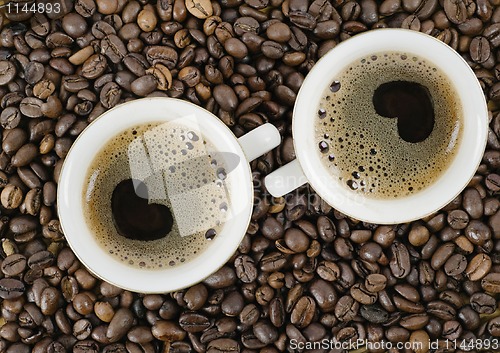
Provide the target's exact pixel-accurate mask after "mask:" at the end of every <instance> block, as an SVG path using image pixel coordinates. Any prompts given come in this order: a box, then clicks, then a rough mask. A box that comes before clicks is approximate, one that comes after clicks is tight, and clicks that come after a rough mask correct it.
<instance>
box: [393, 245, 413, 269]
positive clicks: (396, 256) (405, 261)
mask: <svg viewBox="0 0 500 353" xmlns="http://www.w3.org/2000/svg"><path fill="white" fill-rule="evenodd" d="M391 252H392V258H391V260H390V263H389V265H390V268H391V272H392V274H393V275H394V276H395V277H397V278H404V277H406V276H408V274H409V273H410V271H411V265H410V254H409V252H408V249H407V248H406V246H405V245H404V244H403V243H400V242H395V243H394V244H393V245H392V246H391Z"/></svg>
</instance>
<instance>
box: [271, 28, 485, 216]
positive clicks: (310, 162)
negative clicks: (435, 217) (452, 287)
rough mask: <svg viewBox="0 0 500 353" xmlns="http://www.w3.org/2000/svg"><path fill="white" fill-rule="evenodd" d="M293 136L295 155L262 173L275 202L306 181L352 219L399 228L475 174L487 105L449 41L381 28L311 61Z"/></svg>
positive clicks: (440, 203) (452, 193) (455, 191)
mask: <svg viewBox="0 0 500 353" xmlns="http://www.w3.org/2000/svg"><path fill="white" fill-rule="evenodd" d="M385 55H387V56H385ZM332 104H334V106H332ZM340 118H341V119H340ZM330 119H334V121H331V120H330ZM292 132H293V138H294V140H293V144H294V148H295V153H296V156H297V159H295V160H293V161H291V162H289V163H288V164H286V165H284V166H282V167H281V168H279V169H278V170H275V171H274V172H272V173H271V174H268V175H267V176H266V178H265V185H266V189H267V191H269V193H270V194H271V195H272V196H274V197H279V196H281V195H284V194H286V193H288V192H290V191H293V190H295V189H296V188H298V187H299V186H300V185H303V184H305V183H306V182H308V183H309V184H310V185H311V187H312V188H313V189H314V191H315V192H316V193H317V194H318V195H319V196H320V197H321V198H322V199H323V200H324V201H325V202H327V203H328V204H329V205H331V206H332V207H334V208H335V209H336V210H337V211H339V212H341V213H343V214H345V215H347V216H349V217H352V218H354V219H357V220H361V221H365V222H369V223H376V224H396V223H406V222H410V221H413V220H415V219H419V218H423V217H425V216H428V215H429V214H432V213H433V212H436V211H437V210H439V209H440V208H442V207H443V206H445V205H446V204H448V203H449V202H450V201H452V200H453V199H454V198H455V197H457V195H458V194H459V193H460V192H461V191H462V190H463V189H464V187H465V186H466V185H467V184H468V182H469V181H470V180H471V178H472V177H473V176H474V173H475V172H476V169H477V167H478V166H479V163H480V162H481V158H482V156H483V153H484V149H485V146H486V138H487V134H488V109H487V106H486V101H485V98H484V94H483V91H482V89H481V86H480V84H479V82H478V80H477V78H476V75H475V74H474V72H473V71H472V70H471V68H470V66H469V65H468V64H467V62H466V61H465V60H464V59H463V58H462V57H461V55H460V54H458V53H457V52H455V51H454V50H453V49H452V48H450V47H449V46H448V45H446V44H444V43H443V42H441V41H439V40H437V39H436V38H433V37H431V36H429V35H426V34H423V33H419V32H415V31H411V30H404V29H392V28H387V29H378V30H376V31H368V32H366V33H362V34H358V35H356V36H353V37H352V38H350V39H349V40H346V41H343V42H342V43H339V44H338V45H336V46H335V47H334V48H333V49H332V50H331V51H330V52H328V53H327V54H325V55H324V56H323V57H322V58H321V59H320V60H319V61H318V62H317V63H316V64H315V65H314V67H313V68H312V69H311V71H309V73H308V75H307V77H306V79H305V80H304V82H303V84H302V86H301V88H300V90H299V93H298V94H297V99H296V102H295V106H294V111H293V118H292ZM325 134H326V135H325ZM335 164H337V165H335ZM370 168H371V169H372V170H371V169H370ZM384 168H385V170H384Z"/></svg>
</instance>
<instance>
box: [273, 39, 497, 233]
mask: <svg viewBox="0 0 500 353" xmlns="http://www.w3.org/2000/svg"><path fill="white" fill-rule="evenodd" d="M384 52H386V53H389V52H391V53H393V52H398V53H406V54H407V55H408V56H410V55H415V56H416V57H419V58H422V59H424V60H425V61H426V62H428V63H429V64H431V65H434V66H435V67H437V68H438V70H439V71H441V72H442V73H443V74H444V75H445V76H447V77H448V78H449V80H450V82H451V83H452V85H453V87H454V89H455V90H456V92H457V94H458V96H459V101H460V104H461V106H462V114H463V133H462V138H461V142H460V143H459V146H457V150H456V154H455V157H454V159H453V160H452V161H451V162H450V163H449V166H448V168H446V169H445V170H444V171H442V172H441V174H440V176H439V177H437V179H436V180H435V181H434V182H433V183H431V184H430V185H429V186H427V187H426V188H424V189H423V190H421V191H419V192H416V193H413V194H410V195H409V196H404V197H397V198H391V199H390V198H374V197H370V196H369V193H360V192H355V191H352V190H349V188H348V187H346V186H345V185H344V183H345V181H342V182H341V181H339V180H338V178H336V177H333V176H332V174H331V172H330V171H329V170H328V168H326V167H325V162H324V160H322V159H321V157H322V156H321V153H320V152H319V151H318V138H317V135H316V130H315V124H314V123H313V122H314V121H315V119H318V107H319V106H320V101H321V99H322V97H323V91H324V90H325V89H326V88H327V87H329V86H330V85H331V84H332V82H334V81H335V78H336V77H338V76H339V75H340V73H341V72H342V71H343V70H344V69H345V68H346V67H349V66H350V65H351V64H352V63H354V62H356V61H357V60H360V59H361V58H365V57H369V56H370V55H373V54H380V53H384ZM361 78H362V77H361ZM438 118H439V117H438V116H436V119H438ZM487 127H488V112H487V107H486V102H485V98H484V95H483V92H482V90H481V87H480V85H479V82H478V81H477V79H476V76H475V75H474V72H473V71H472V70H471V68H470V67H469V66H468V64H467V63H466V62H465V60H463V58H462V57H460V55H459V54H458V53H456V52H455V51H454V50H453V49H451V48H450V47H448V46H447V45H446V44H444V43H442V42H440V41H439V40H437V39H435V38H433V37H431V36H428V35H425V34H422V33H419V32H414V31H409V30H401V29H379V30H376V31H370V32H367V33H365V34H361V35H357V36H355V37H353V38H351V39H349V40H347V41H345V42H342V43H340V44H339V45H337V46H336V47H335V48H334V49H332V50H331V51H330V52H329V53H327V54H326V55H325V56H324V57H322V58H321V60H319V61H318V63H317V64H316V65H315V66H314V67H313V69H312V70H311V71H310V72H309V74H308V76H307V77H306V79H305V81H304V84H303V85H302V87H301V89H300V91H299V94H298V96H297V100H296V103H295V107H294V113H293V127H292V128H293V136H294V147H295V151H296V155H297V160H298V162H299V163H300V170H301V172H302V173H303V174H304V175H305V181H308V182H309V183H310V184H311V186H312V187H313V188H314V190H315V191H316V192H317V193H318V194H319V196H320V197H321V198H323V199H324V200H325V201H326V202H327V203H328V204H330V205H331V206H332V207H334V208H335V209H337V210H338V211H340V212H342V213H344V214H346V215H348V216H350V217H352V218H355V219H358V220H361V221H366V222H370V223H378V224H397V223H405V222H409V221H412V220H415V219H419V218H422V217H425V216H427V215H429V214H431V213H433V212H435V211H437V210H438V209H440V208H442V207H443V206H445V205H446V204H448V203H449V202H450V201H451V200H453V199H454V198H455V197H456V196H457V195H458V194H459V193H460V192H461V191H462V190H463V188H464V187H465V186H466V185H467V183H468V182H469V180H470V179H471V178H472V176H473V175H474V173H475V171H476V169H477V167H478V165H479V163H480V161H481V158H482V154H483V153H484V149H485V146H486V138H487ZM334 133H335V132H333V134H334ZM335 137H337V136H335ZM291 163H294V162H291ZM295 169H296V168H295ZM278 172H279V170H278ZM283 174H285V173H283ZM299 174H300V173H299ZM290 177H291V178H292V179H297V175H290ZM285 178H286V177H285ZM266 182H267V180H266ZM294 182H295V183H296V180H292V181H291V182H290V184H293V183H294ZM286 183H287V182H286V179H285V184H286ZM271 193H272V192H271ZM274 196H276V195H274Z"/></svg>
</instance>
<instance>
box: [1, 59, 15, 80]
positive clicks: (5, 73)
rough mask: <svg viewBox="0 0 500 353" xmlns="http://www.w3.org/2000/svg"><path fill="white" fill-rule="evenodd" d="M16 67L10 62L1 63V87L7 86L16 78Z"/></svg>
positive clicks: (3, 61)
mask: <svg viewBox="0 0 500 353" xmlns="http://www.w3.org/2000/svg"><path fill="white" fill-rule="evenodd" d="M16 73H17V70H16V67H15V66H14V64H13V63H11V62H10V61H6V60H2V61H0V85H6V84H8V83H9V82H11V81H12V80H13V79H14V78H15V77H16Z"/></svg>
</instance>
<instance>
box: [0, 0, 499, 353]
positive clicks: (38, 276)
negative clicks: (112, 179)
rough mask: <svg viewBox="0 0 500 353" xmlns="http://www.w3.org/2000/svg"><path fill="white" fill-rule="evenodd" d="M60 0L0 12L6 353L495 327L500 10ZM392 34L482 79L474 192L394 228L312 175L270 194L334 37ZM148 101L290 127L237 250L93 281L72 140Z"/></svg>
mask: <svg viewBox="0 0 500 353" xmlns="http://www.w3.org/2000/svg"><path fill="white" fill-rule="evenodd" d="M28 2H29V3H30V4H31V3H33V1H28ZM48 2H49V3H52V4H54V3H56V2H58V3H59V4H61V12H60V13H55V12H50V13H49V12H46V13H36V14H34V13H18V14H16V13H6V12H5V10H4V12H3V14H2V17H1V18H2V20H1V22H0V26H1V31H0V106H1V113H0V126H1V130H0V133H1V141H2V145H1V153H0V189H1V190H0V205H1V206H0V235H1V244H0V245H1V246H0V255H1V256H0V257H1V260H0V270H1V272H0V298H1V304H0V310H1V317H0V326H1V328H0V352H6V353H25V352H34V353H42V352H50V353H52V352H57V353H63V352H74V353H94V352H96V353H97V352H103V353H125V352H128V353H153V352H158V353H166V352H175V353H190V352H197V353H201V352H205V351H208V352H210V353H219V352H220V353H233V352H245V353H253V352H262V353H276V352H285V351H289V352H292V351H294V350H293V349H292V346H291V345H290V340H291V339H293V340H295V342H306V341H319V340H322V339H336V340H338V341H349V340H354V341H355V340H357V339H368V340H370V341H377V340H382V339H384V340H388V341H392V342H400V341H408V340H409V341H412V342H423V343H426V342H427V341H428V340H429V339H432V340H435V339H441V340H444V339H465V340H466V342H471V340H473V339H482V340H483V341H484V340H488V339H492V338H496V337H500V308H499V304H500V200H499V191H500V176H499V174H500V170H499V168H500V142H499V137H500V49H499V47H500V1H498V0H475V1H474V0H385V1H374V0H360V1H353V0H350V1H346V0H331V1H327V0H221V1H209V0H158V1H151V2H149V1H145V0H140V1H138V0H132V1H125V0H75V1H70V0H49V1H48ZM386 27H393V28H396V27H401V28H409V29H412V30H416V31H421V32H424V33H427V34H430V35H432V36H434V37H436V38H438V39H439V40H441V41H443V42H445V43H446V44H448V45H450V46H451V47H452V48H453V49H455V50H457V51H458V53H460V55H461V56H462V57H463V58H464V59H465V60H466V61H467V62H468V63H469V64H470V66H471V67H472V69H473V70H474V72H475V73H476V75H477V77H478V79H479V81H480V83H481V86H482V88H483V90H484V94H485V96H486V99H487V101H488V107H489V110H490V113H489V119H490V129H489V134H488V144H487V148H486V152H485V154H484V157H483V160H482V164H481V165H480V166H479V168H478V170H477V173H476V175H475V176H474V178H473V179H472V181H471V182H470V184H469V185H468V186H467V188H466V189H465V191H464V192H463V193H462V194H461V195H459V196H458V197H457V198H456V199H455V200H453V201H452V202H451V203H450V204H449V205H448V206H446V207H445V208H444V209H442V210H440V211H439V212H436V213H435V214H433V215H431V216H429V217H427V218H425V219H422V220H419V221H416V222H412V223H410V224H400V225H396V226H378V225H375V224H367V223H363V222H358V221H356V220H354V219H350V218H348V217H346V216H344V215H342V214H340V213H339V212H337V211H335V210H333V209H332V208H331V207H329V206H328V205H327V204H326V203H325V202H323V201H322V200H321V199H320V198H318V197H317V196H316V195H315V194H314V192H313V190H312V189H310V188H309V187H308V186H304V187H302V188H300V189H299V190H297V191H296V192H294V193H292V194H289V195H287V196H286V197H284V198H279V199H275V198H272V197H270V196H269V195H268V194H267V193H266V190H265V188H264V186H263V178H264V176H265V175H266V174H268V173H269V172H271V171H272V170H274V169H276V168H278V167H279V166H281V165H283V164H285V163H287V162H289V161H291V160H292V159H294V158H295V153H294V150H293V143H292V138H291V126H290V123H291V114H292V108H293V104H294V101H295V98H296V94H297V92H298V90H299V88H300V86H301V84H302V82H303V80H304V77H305V76H306V75H307V73H308V71H309V70H310V69H311V68H312V67H313V66H314V63H315V62H316V61H317V60H318V59H319V58H320V57H321V56H323V55H324V54H325V53H326V52H327V51H328V50H330V49H331V48H333V47H335V45H336V44H337V43H339V42H340V41H343V40H346V39H348V38H350V37H351V36H354V35H356V34H358V33H361V32H365V31H368V30H375V29H377V28H386ZM148 96H149V97H151V96H169V97H177V98H182V99H185V100H189V101H191V102H194V103H195V104H198V105H200V106H203V107H205V108H206V109H208V110H209V111H211V112H213V113H215V114H216V115H217V116H218V117H219V118H220V119H221V120H222V121H223V122H224V123H225V124H226V125H228V126H229V127H230V128H231V129H232V131H233V132H234V133H235V134H236V135H237V136H241V135H242V134H244V133H245V132H247V131H250V130H251V129H253V128H255V127H256V126H258V125H261V124H263V123H265V122H270V123H272V124H274V125H276V127H277V128H278V129H279V131H280V132H281V134H282V137H283V142H282V144H281V145H280V147H278V148H276V149H275V150H273V151H271V152H269V153H267V154H266V155H264V156H262V157H261V158H259V159H258V160H256V161H254V162H252V164H251V166H252V170H253V177H254V184H255V199H256V203H255V207H254V209H253V214H252V220H251V223H250V226H249V227H248V231H247V234H246V235H245V237H244V239H243V241H242V243H241V245H240V246H239V248H238V251H237V252H236V253H235V254H234V256H233V257H232V258H231V259H230V261H229V262H228V263H227V264H226V265H225V266H224V267H223V268H221V269H220V270H219V271H218V272H217V273H215V274H213V275H212V276H210V277H209V278H207V279H206V280H204V281H203V282H202V283H200V284H197V285H195V286H193V287H191V288H187V289H185V290H182V291H178V292H175V293H171V294H164V295H159V294H155V295H141V294H136V293H131V292H129V291H125V290H121V289H119V288H116V287H114V286H112V285H110V284H108V283H105V282H103V281H101V280H99V279H97V278H95V277H94V276H93V275H91V274H90V273H89V272H88V271H87V270H86V269H85V268H84V267H83V266H82V264H80V263H79V261H78V260H77V259H76V257H75V255H74V254H73V253H72V251H71V250H70V249H69V248H68V246H67V244H66V243H65V240H64V234H63V233H62V231H61V228H60V224H59V220H58V218H57V212H56V189H57V180H58V177H59V173H60V170H61V166H62V163H63V161H64V158H65V157H66V154H67V153H68V150H69V148H70V146H71V144H72V142H73V141H74V140H75V138H76V137H77V136H78V134H80V133H81V132H82V131H83V129H84V128H85V127H86V126H87V125H88V124H89V123H90V122H92V120H94V119H95V118H96V117H97V116H99V115H100V114H101V113H102V112H104V111H106V110H107V109H109V108H112V107H114V106H115V105H117V104H119V103H121V102H125V101H128V100H131V99H136V98H139V97H148ZM476 347H477V346H476ZM297 351H299V350H297ZM317 351H318V352H319V351H322V350H317ZM323 351H325V352H326V351H327V350H323ZM361 351H362V352H364V351H365V350H361ZM397 351H398V350H391V351H390V352H397ZM427 351H428V349H426V348H424V349H422V350H418V352H419V353H422V352H427ZM435 351H436V352H452V351H454V350H450V349H448V350H447V349H446V347H445V345H444V343H442V344H441V345H440V348H439V349H438V350H435ZM461 351H464V350H456V352H461ZM472 351H474V352H477V351H479V349H476V348H473V349H472ZM486 351H488V352H492V351H494V350H491V349H486ZM332 352H341V350H332ZM372 352H381V350H378V351H375V350H374V351H372ZM400 352H411V351H410V350H400Z"/></svg>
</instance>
